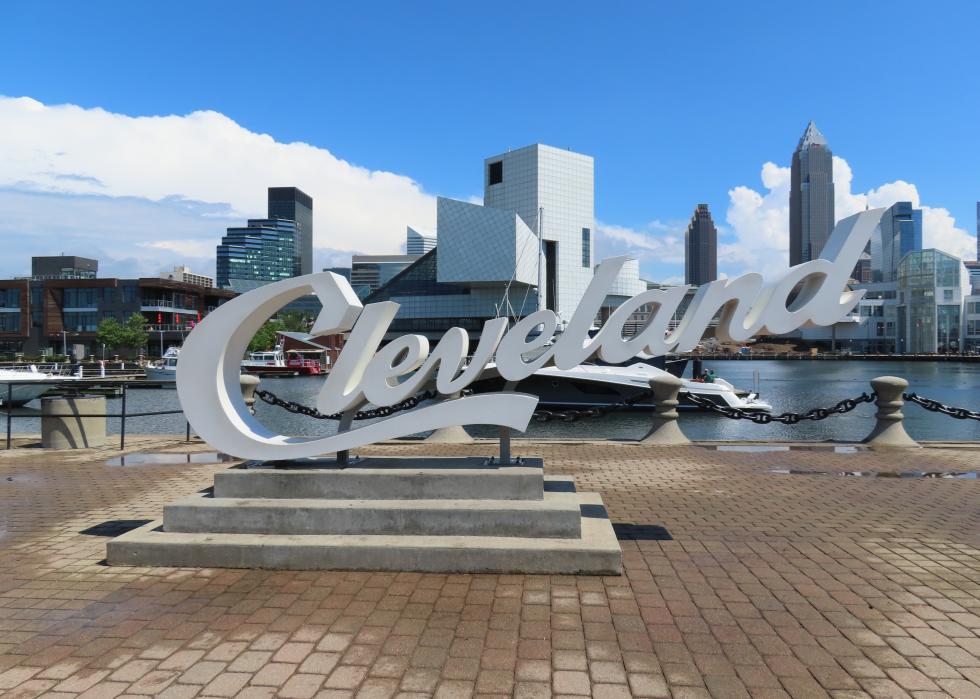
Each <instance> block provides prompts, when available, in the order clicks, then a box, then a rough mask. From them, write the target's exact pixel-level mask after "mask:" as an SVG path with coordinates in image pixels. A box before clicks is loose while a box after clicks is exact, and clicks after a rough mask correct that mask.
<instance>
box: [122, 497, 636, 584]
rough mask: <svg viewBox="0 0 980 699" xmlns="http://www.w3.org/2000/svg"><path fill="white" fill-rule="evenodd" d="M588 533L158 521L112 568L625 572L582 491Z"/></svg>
mask: <svg viewBox="0 0 980 699" xmlns="http://www.w3.org/2000/svg"><path fill="white" fill-rule="evenodd" d="M579 495H580V496H581V510H580V511H581V538H576V539H559V538H543V537H530V538H529V537H502V536H457V535H450V536H418V535H357V534H306V535H295V534H231V533H223V534H221V533H218V534H215V533H211V534H203V533H181V532H166V531H163V528H162V523H161V522H159V521H158V522H152V523H150V524H147V525H145V526H143V527H140V528H139V529H134V530H133V531H131V532H128V533H127V534H123V535H122V536H120V537H118V538H116V539H113V540H112V541H110V542H109V543H108V545H107V560H108V563H109V564H110V565H126V566H142V567H150V566H154V567H155V566H163V567H177V568H266V569H277V570H379V571H381V570H383V571H419V572H444V573H526V574H586V575H619V574H620V573H622V569H623V562H622V551H621V549H620V547H619V542H618V541H617V540H616V534H615V532H614V531H613V528H612V524H611V523H610V522H609V519H608V516H607V515H606V513H605V508H604V507H602V500H601V498H600V497H599V496H598V495H595V494H590V493H581V494H579Z"/></svg>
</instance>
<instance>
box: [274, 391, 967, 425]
mask: <svg viewBox="0 0 980 699" xmlns="http://www.w3.org/2000/svg"><path fill="white" fill-rule="evenodd" d="M255 395H256V396H258V397H259V398H260V399H261V400H262V402H264V403H268V404H269V405H275V406H278V407H280V408H283V409H284V410H287V411H289V412H291V413H294V414H296V415H306V416H307V417H312V418H316V419H317V420H340V419H341V418H342V417H343V413H331V414H329V415H326V414H324V413H321V412H320V411H318V410H316V409H315V408H310V407H307V406H305V405H302V404H300V403H297V402H295V401H290V400H284V399H282V398H280V397H279V396H277V395H276V394H274V393H272V392H271V391H261V390H260V391H256V392H255ZM438 396H439V394H438V393H437V392H435V391H425V392H424V393H419V394H418V395H415V396H412V397H411V398H406V399H405V400H403V401H402V402H400V403H396V404H395V405H388V406H383V407H380V408H373V409H371V410H361V411H358V412H357V413H355V414H354V419H355V420H372V419H374V418H379V417H388V416H389V415H394V414H395V413H398V412H401V411H403V410H411V409H412V408H414V407H416V406H417V405H418V404H419V403H421V402H423V401H426V400H432V399H433V398H437V397H438ZM903 397H904V398H905V400H907V401H909V402H910V403H915V404H916V405H918V406H921V407H923V408H925V409H926V410H929V411H930V412H934V413H942V414H943V415H949V416H950V417H954V418H956V419H957V420H980V412H974V411H972V410H967V409H966V408H954V407H950V406H948V405H943V404H942V403H940V402H939V401H936V400H932V399H929V398H923V397H921V396H919V395H917V394H915V393H905V394H903ZM651 398H653V391H644V392H643V393H639V394H637V395H635V396H633V397H631V398H627V399H626V400H624V401H621V402H619V403H611V404H609V405H597V406H594V407H591V408H586V409H584V410H536V411H534V420H535V422H555V421H561V422H575V421H576V420H581V419H583V418H591V417H600V416H602V415H608V414H610V413H617V412H620V411H623V410H630V409H632V408H633V407H635V406H636V404H637V403H640V402H643V401H646V400H649V399H651ZM875 398H877V395H876V394H875V393H873V392H872V393H870V394H869V393H862V394H861V395H860V396H858V397H856V398H845V399H844V400H842V401H840V402H839V403H837V404H836V405H834V406H833V407H832V408H813V409H812V410H808V411H807V412H805V413H782V414H780V415H772V414H771V413H766V412H760V411H755V410H745V409H743V408H730V407H728V406H722V405H718V404H717V403H714V402H713V401H711V400H708V399H707V398H702V397H700V396H698V395H696V394H693V393H688V394H687V399H688V400H689V401H691V402H692V403H693V404H694V405H696V406H698V407H699V408H703V409H704V410H707V411H708V412H711V413H715V414H717V415H724V416H725V417H727V418H731V419H732V420H748V421H749V422H754V423H755V424H757V425H768V424H769V423H772V422H780V423H782V424H784V425H795V424H796V423H798V422H800V421H802V420H824V419H826V418H828V417H830V416H831V415H843V414H844V413H849V412H851V411H852V410H854V409H855V408H856V407H858V406H859V405H860V404H861V403H871V402H873V401H874V400H875Z"/></svg>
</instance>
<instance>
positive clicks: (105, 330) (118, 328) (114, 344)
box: [95, 318, 127, 350]
mask: <svg viewBox="0 0 980 699" xmlns="http://www.w3.org/2000/svg"><path fill="white" fill-rule="evenodd" d="M95 339H96V340H97V341H98V342H99V344H103V345H105V346H106V347H107V348H109V349H111V350H114V349H116V348H118V347H122V346H123V345H125V344H126V339H127V338H126V329H125V328H124V327H123V326H122V325H120V324H119V322H118V321H117V320H116V319H115V318H103V319H102V322H101V323H99V327H98V329H97V330H96V331H95Z"/></svg>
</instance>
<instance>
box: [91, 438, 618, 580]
mask: <svg viewBox="0 0 980 699" xmlns="http://www.w3.org/2000/svg"><path fill="white" fill-rule="evenodd" d="M107 560H108V562H109V564H110V565H136V566H167V567H243V568H276V569H287V570H390V571H430V572H454V573H457V572H458V573H463V572H468V573H476V572H494V573H540V574H562V573H568V574H574V573H583V574H596V575H615V574H619V573H621V572H622V551H621V549H620V547H619V542H618V541H617V540H616V534H615V532H614V531H613V528H612V524H611V523H610V522H609V519H608V515H607V514H606V511H605V508H604V507H603V505H602V499H601V498H600V497H599V495H597V494H594V493H580V492H578V491H577V490H576V488H575V482H574V480H573V479H571V478H569V477H565V476H549V477H545V476H544V470H543V464H542V463H541V460H540V459H529V460H526V461H524V462H523V463H520V464H517V465H508V464H503V465H501V464H499V463H494V464H487V463H486V462H485V461H484V460H483V459H474V458H459V459H439V458H367V459H364V460H361V461H359V462H358V463H357V464H356V465H355V466H349V467H342V466H338V465H337V464H336V462H334V461H327V460H323V461H318V460H307V461H302V462H294V463H287V464H282V463H277V464H276V465H275V466H274V467H272V466H270V467H266V466H265V465H263V464H258V465H256V464H245V465H242V466H238V467H235V468H231V469H228V470H227V471H224V472H221V473H218V474H217V475H216V477H215V486H214V491H213V494H208V495H202V494H197V495H193V496H191V497H188V498H185V499H183V500H180V501H178V502H176V503H172V504H170V505H167V506H166V507H165V508H164V513H163V520H162V522H153V523H150V524H148V525H146V526H144V527H141V528H139V529H135V530H133V531H132V532H129V533H127V534H124V535H123V536H121V537H119V538H117V539H114V540H113V541H110V542H109V544H108V546H107Z"/></svg>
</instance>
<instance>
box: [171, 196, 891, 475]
mask: <svg viewBox="0 0 980 699" xmlns="http://www.w3.org/2000/svg"><path fill="white" fill-rule="evenodd" d="M882 211H883V210H882V209H875V210H872V211H865V212H862V213H860V214H856V215H854V216H851V217H849V218H846V219H844V220H843V221H841V222H840V223H838V224H837V226H836V227H835V228H834V231H833V233H832V234H831V237H830V239H829V240H828V241H827V245H826V247H825V248H824V251H823V255H824V258H825V259H817V260H812V261H810V262H805V263H803V264H801V265H797V266H796V267H791V268H790V269H789V270H787V272H786V273H785V274H783V275H782V276H781V277H780V278H778V279H776V280H775V281H773V282H772V283H770V284H768V285H766V284H765V283H764V280H763V278H762V275H760V274H755V273H750V274H745V275H742V276H740V277H737V278H735V279H719V280H717V281H714V282H711V283H709V284H705V285H703V286H702V287H701V288H700V289H699V290H698V293H697V294H696V295H695V297H694V299H693V301H692V302H691V304H690V306H689V307H688V309H687V312H686V313H685V314H684V317H683V319H682V320H681V322H680V325H679V326H678V327H677V328H676V329H675V330H673V331H670V332H668V322H669V320H670V318H671V316H672V315H673V314H674V312H675V311H676V309H677V307H678V305H679V304H680V302H681V300H682V299H683V298H684V294H685V292H686V291H687V289H688V287H683V286H681V287H675V288H672V289H668V290H649V291H645V292H642V293H640V294H638V295H636V296H634V297H633V298H631V299H629V300H628V301H627V302H626V303H624V304H623V305H622V306H620V307H619V308H618V309H616V311H615V312H614V313H613V314H612V316H611V317H610V319H609V320H608V321H607V322H606V323H605V324H604V325H603V327H602V330H601V331H600V332H599V333H598V334H597V335H596V336H595V337H593V338H590V337H589V336H588V330H589V328H590V327H591V325H592V322H593V319H594V318H595V316H596V313H597V311H598V309H599V307H600V305H601V304H602V301H603V299H604V298H605V296H606V290H607V289H608V288H609V287H610V285H611V284H612V282H613V280H614V279H615V278H616V275H617V274H618V272H619V270H620V268H621V267H622V265H623V263H624V262H625V261H626V260H627V259H628V258H626V257H617V258H611V259H608V260H606V261H605V262H603V263H602V264H601V265H599V267H598V268H597V269H596V272H595V276H594V277H593V280H592V282H591V284H590V285H589V288H588V290H587V291H586V293H585V295H584V296H583V297H582V301H581V303H580V304H579V307H578V308H577V309H576V311H575V314H574V315H573V317H572V319H571V321H570V322H569V325H568V327H567V328H566V329H565V331H564V332H563V333H562V334H561V335H560V336H559V337H558V338H557V339H556V340H555V341H554V344H552V345H551V346H548V345H549V343H550V342H551V341H552V340H553V333H554V331H555V329H556V327H557V325H558V318H557V316H556V315H555V314H554V313H553V312H552V311H549V310H539V311H536V312H534V313H532V314H530V315H528V316H527V317H525V318H523V319H522V320H520V321H519V322H517V323H516V324H515V325H514V326H513V327H511V328H510V329H509V330H508V328H507V319H506V318H495V319H492V320H489V321H487V322H486V324H485V325H484V328H483V332H482V334H481V336H480V338H479V341H478V344H477V348H476V352H475V354H474V356H473V358H472V360H471V361H470V362H469V363H466V361H465V360H466V355H467V351H468V347H469V342H468V338H467V335H466V332H465V331H464V330H462V329H461V328H451V329H449V330H448V331H447V332H446V333H445V334H444V335H443V337H442V339H441V340H440V342H439V343H438V344H437V345H436V346H435V348H433V349H431V350H430V347H429V341H428V339H426V338H425V337H423V336H421V335H403V336H401V337H398V338H396V339H395V340H393V341H392V342H389V343H388V344H387V345H385V346H384V347H383V348H381V349H380V350H379V346H380V343H381V340H382V338H383V337H384V335H385V332H386V331H387V329H388V327H389V326H390V324H391V322H392V320H393V319H394V317H395V314H396V313H397V312H398V304H396V303H392V302H383V303H374V304H369V305H368V306H367V307H364V306H362V305H361V303H360V302H359V301H358V299H357V297H356V295H355V294H354V292H353V290H352V289H351V287H350V284H349V283H348V282H347V281H346V280H345V279H344V278H343V277H340V276H338V275H336V274H333V273H330V272H324V273H320V274H310V275H306V276H303V277H296V278H293V279H287V280H285V281H281V282H277V283H274V284H269V285H267V286H263V287H260V288H258V289H256V290H254V291H250V292H248V293H247V294H244V295H242V296H239V297H237V298H235V299H232V300H231V301H229V302H227V303H225V304H224V305H222V306H221V307H220V308H218V309H217V310H215V311H213V312H212V313H211V314H210V315H208V316H207V317H206V318H205V319H204V320H203V321H202V322H201V323H199V324H198V325H197V327H195V328H194V330H193V331H192V332H191V333H190V335H189V336H188V338H187V340H186V341H185V343H184V347H183V349H182V351H181V357H180V364H179V365H178V367H177V391H178V395H179V397H180V402H181V406H182V407H183V409H184V412H185V414H186V416H187V419H188V421H189V422H190V424H191V426H192V427H193V428H194V430H195V432H196V433H197V434H198V435H199V436H200V437H201V438H202V439H204V440H205V441H207V442H208V443H209V444H211V445H212V446H213V447H215V448H217V449H220V450H221V451H223V452H225V453H227V454H230V455H232V456H236V457H239V458H247V459H266V460H280V459H296V458H303V457H312V456H319V455H322V454H326V453H333V452H338V451H343V450H349V449H353V448H356V447H359V446H364V445H366V444H370V443H372V442H377V441H380V440H384V439H391V438H395V437H400V436H404V435H409V434H415V433H417V432H422V431H426V430H432V429H437V428H439V427H446V426H449V425H471V424H487V425H500V426H504V427H510V428H513V429H517V430H524V429H525V428H526V427H527V424H528V422H529V421H530V419H531V416H532V413H533V411H534V408H535V405H536V404H537V398H536V397H535V396H531V395H526V394H520V393H512V392H501V393H495V394H482V395H477V396H469V397H463V398H456V399H451V400H444V401H441V402H438V403H435V404H433V405H428V406H424V407H420V408H417V409H415V410H412V411H410V412H405V413H401V414H398V415H394V416H392V417H389V418H387V419H385V420H382V421H379V422H374V423H372V424H369V425H367V426H365V427H361V428H358V429H354V430H350V431H347V432H341V433H339V434H336V435H333V436H330V437H321V438H301V437H289V436H285V435H281V434H276V433H275V432H272V431H271V430H269V429H268V428H267V427H265V426H264V425H263V424H262V423H260V422H259V421H258V420H257V419H256V418H255V417H253V416H252V415H250V414H249V412H248V410H247V408H246V406H245V403H244V400H243V399H242V396H241V391H240V388H239V367H240V362H241V358H242V356H243V354H244V353H245V349H246V347H247V346H248V343H249V341H250V339H251V338H252V336H253V335H254V334H255V333H256V331H258V329H259V328H260V327H261V326H262V324H263V323H265V321H266V319H268V318H269V317H270V316H271V315H272V314H273V313H275V312H276V311H277V310H279V309H280V308H282V307H283V306H284V305H286V304H287V303H289V302H290V301H293V300H295V299H297V298H300V297H301V296H304V295H306V294H310V293H314V294H316V295H317V296H318V297H319V299H320V302H321V303H322V304H323V311H322V312H321V313H320V315H319V316H318V318H317V320H316V323H315V324H314V326H313V328H312V331H311V332H312V333H313V334H314V335H317V334H331V333H341V332H347V331H350V336H349V339H348V341H347V343H346V345H345V347H344V350H343V352H342V353H341V355H340V357H339V358H338V360H337V362H336V364H335V365H334V368H333V370H332V371H331V372H330V374H329V376H328V378H327V379H326V381H325V382H324V385H323V388H322V389H321V391H320V394H319V396H318V398H317V406H316V407H317V409H318V410H319V411H320V412H324V413H335V412H342V411H353V410H356V409H357V408H358V407H359V406H361V405H364V404H365V403H366V402H370V403H373V404H374V405H378V406H386V405H394V404H395V403H398V402H399V401H402V400H404V399H405V398H407V397H408V396H411V395H413V394H415V393H417V392H419V391H420V390H422V389H423V388H426V387H428V386H430V385H431V384H433V383H434V385H435V388H436V390H437V391H438V392H439V393H440V394H443V395H447V396H449V395H452V394H456V393H458V392H459V391H461V390H462V389H464V388H466V387H467V386H468V385H469V384H470V383H472V382H473V381H475V380H476V379H478V378H479V377H480V375H481V374H482V373H483V371H484V369H485V368H486V366H487V364H488V363H490V362H491V361H493V362H495V363H496V368H497V370H498V371H499V373H500V375H501V376H502V377H503V378H504V379H506V380H508V381H520V380H521V379H524V378H526V377H528V376H530V375H531V374H533V373H534V372H535V371H536V370H538V369H540V368H542V367H544V366H547V365H549V364H552V363H553V364H554V365H555V366H557V367H558V368H560V369H570V368H572V367H575V366H577V365H578V364H580V363H582V362H583V361H585V360H587V359H588V358H590V357H592V356H594V355H598V356H599V357H601V358H602V359H603V360H605V361H608V362H616V363H618V362H623V361H625V360H627V359H629V358H630V357H633V356H635V355H637V354H640V353H646V354H648V355H653V356H658V355H663V354H666V353H668V352H686V351H689V350H691V349H693V348H694V347H695V346H696V345H697V343H698V342H700V340H701V337H702V335H703V333H704V331H705V329H706V328H707V326H708V323H709V322H710V321H711V319H712V318H713V317H714V316H715V315H716V314H717V313H718V312H719V311H720V312H721V313H720V317H719V323H718V328H717V331H716V333H717V336H718V337H719V339H721V340H728V341H734V342H744V341H745V340H747V339H749V338H750V337H752V336H753V335H756V334H760V333H767V334H780V333H785V332H789V331H791V330H795V329H796V328H800V327H807V326H813V325H832V324H834V323H835V322H837V321H839V320H840V319H841V318H842V317H843V316H844V315H845V314H846V313H847V312H848V311H849V310H850V309H852V308H853V307H854V305H855V304H856V303H857V302H858V301H859V300H860V299H861V297H862V296H863V295H864V292H863V291H845V288H846V284H847V282H848V279H849V278H850V274H851V270H852V269H853V268H854V265H855V264H856V263H857V261H858V258H859V257H860V255H861V252H862V251H863V250H864V248H865V245H866V244H867V243H868V241H869V240H870V238H871V234H872V232H873V230H874V228H875V226H876V225H877V224H878V221H879V219H880V218H881V214H882ZM797 287H799V291H798V293H797V294H796V296H795V298H794V299H793V301H792V302H791V303H790V302H789V298H790V296H791V294H792V292H793V290H794V289H796V288H797ZM643 305H651V306H653V307H654V313H653V314H652V317H651V320H650V322H649V323H648V324H647V326H646V327H645V328H644V329H643V330H642V331H641V332H640V333H638V334H637V335H635V336H634V337H631V338H628V339H624V338H623V336H622V328H623V325H624V323H625V322H626V321H627V320H628V318H629V316H630V315H631V314H632V313H633V312H634V311H635V310H636V309H638V308H639V307H640V306H643ZM542 326H543V328H544V331H543V332H541V333H540V334H537V335H535V336H534V338H533V339H530V340H529V339H528V336H529V334H530V333H531V331H532V330H535V329H536V328H541V327H542ZM543 348H544V351H543V352H542V353H541V354H540V355H539V356H537V357H536V358H535V359H534V360H533V361H525V359H524V357H523V355H525V354H527V353H528V352H530V351H532V350H541V349H543Z"/></svg>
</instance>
